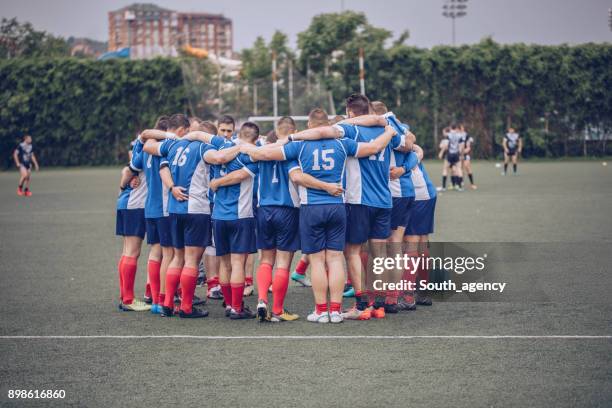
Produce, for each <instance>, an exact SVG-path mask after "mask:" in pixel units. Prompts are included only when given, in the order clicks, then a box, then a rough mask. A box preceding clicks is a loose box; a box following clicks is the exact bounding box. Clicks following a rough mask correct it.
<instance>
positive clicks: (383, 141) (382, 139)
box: [355, 125, 397, 157]
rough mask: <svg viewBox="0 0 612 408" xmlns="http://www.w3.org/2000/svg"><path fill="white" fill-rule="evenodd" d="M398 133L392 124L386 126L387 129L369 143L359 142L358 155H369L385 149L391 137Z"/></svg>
mask: <svg viewBox="0 0 612 408" xmlns="http://www.w3.org/2000/svg"><path fill="white" fill-rule="evenodd" d="M396 134H397V132H396V130H395V129H394V128H393V127H392V126H389V125H387V126H385V131H384V132H383V133H382V134H381V135H380V136H378V137H377V138H376V139H374V140H372V141H370V142H368V143H363V142H360V143H359V149H358V150H357V154H356V155H355V156H356V157H367V156H371V155H373V154H376V153H378V152H380V151H381V150H383V149H384V148H385V147H387V145H388V144H389V142H390V141H391V138H392V137H393V136H395V135H396Z"/></svg>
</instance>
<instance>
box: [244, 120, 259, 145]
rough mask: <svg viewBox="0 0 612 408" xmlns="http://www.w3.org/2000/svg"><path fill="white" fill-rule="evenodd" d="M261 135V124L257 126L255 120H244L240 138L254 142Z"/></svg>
mask: <svg viewBox="0 0 612 408" xmlns="http://www.w3.org/2000/svg"><path fill="white" fill-rule="evenodd" d="M258 137H259V126H257V125H256V124H255V123H253V122H244V123H243V124H242V126H241V127H240V138H241V139H244V138H246V139H249V140H250V141H251V142H254V141H256V140H257V138H258Z"/></svg>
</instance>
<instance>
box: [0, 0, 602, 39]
mask: <svg viewBox="0 0 612 408" xmlns="http://www.w3.org/2000/svg"><path fill="white" fill-rule="evenodd" d="M150 2H153V3H155V4H157V5H159V6H162V7H166V8H171V9H174V10H178V11H199V12H211V13H222V14H224V15H225V16H227V17H229V18H231V19H232V20H233V23H234V49H235V50H236V51H238V50H240V49H242V48H244V47H248V46H250V45H251V44H252V43H253V41H254V40H255V38H256V37H257V36H258V35H262V36H264V38H266V39H269V38H270V37H271V35H272V33H273V32H274V31H275V30H276V29H279V30H281V31H283V32H285V33H287V34H288V35H289V38H290V40H291V44H292V45H294V44H295V41H296V34H297V33H299V32H300V31H302V30H304V29H306V27H307V26H308V24H309V23H310V20H311V19H312V17H313V16H315V15H317V14H320V13H327V12H338V11H340V10H341V5H342V3H344V7H345V9H350V10H356V11H362V12H364V13H365V14H366V15H367V18H368V20H369V21H370V22H371V23H372V24H374V25H376V26H379V27H385V28H387V29H389V30H391V31H392V32H393V33H394V34H395V35H399V33H401V32H402V31H403V30H406V29H408V30H410V34H411V35H410V39H409V40H408V43H409V44H412V45H417V46H420V47H431V46H434V45H438V44H449V43H450V42H451V22H450V20H447V19H445V18H444V17H442V16H441V6H442V4H443V3H444V0H344V1H342V0H216V1H212V0H178V1H169V0H157V1H150ZM131 3H133V2H132V1H129V0H104V1H99V0H97V1H77V0H0V15H1V16H2V17H17V18H18V19H19V20H21V21H30V22H31V23H33V24H34V26H35V27H36V28H37V29H43V30H46V31H49V32H51V33H53V34H56V35H61V36H64V37H68V36H71V35H72V36H76V37H90V38H93V39H97V40H103V41H106V40H107V37H108V17H107V12H108V11H111V10H116V9H118V8H121V7H123V6H126V5H128V4H131ZM610 7H612V1H611V0H469V2H468V15H467V17H464V18H461V19H459V20H457V42H458V43H474V42H478V41H479V40H480V39H482V38H483V37H486V36H492V37H493V39H494V40H495V41H498V42H502V43H515V42H526V43H539V44H560V43H570V44H577V43H584V42H611V41H612V31H610V29H609V27H608V9H609V8H610Z"/></svg>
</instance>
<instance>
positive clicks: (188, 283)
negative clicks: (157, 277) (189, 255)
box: [181, 267, 198, 313]
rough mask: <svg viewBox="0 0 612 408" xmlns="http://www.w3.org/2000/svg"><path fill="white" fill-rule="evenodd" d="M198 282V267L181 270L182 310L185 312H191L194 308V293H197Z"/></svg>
mask: <svg viewBox="0 0 612 408" xmlns="http://www.w3.org/2000/svg"><path fill="white" fill-rule="evenodd" d="M197 282H198V270H197V269H196V268H187V267H185V268H183V270H182V271H181V288H183V291H182V294H181V310H182V311H183V312H184V313H191V311H192V308H193V295H195V289H196V284H197Z"/></svg>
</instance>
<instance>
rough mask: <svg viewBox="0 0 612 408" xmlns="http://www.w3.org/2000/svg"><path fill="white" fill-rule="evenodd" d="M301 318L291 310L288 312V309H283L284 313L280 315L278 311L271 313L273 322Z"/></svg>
mask: <svg viewBox="0 0 612 408" xmlns="http://www.w3.org/2000/svg"><path fill="white" fill-rule="evenodd" d="M299 318H300V316H299V315H296V314H295V313H291V312H288V311H287V310H284V309H283V313H281V314H279V315H277V314H276V313H272V314H271V315H270V318H269V320H270V321H271V322H274V323H278V322H292V321H294V320H297V319H299Z"/></svg>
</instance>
